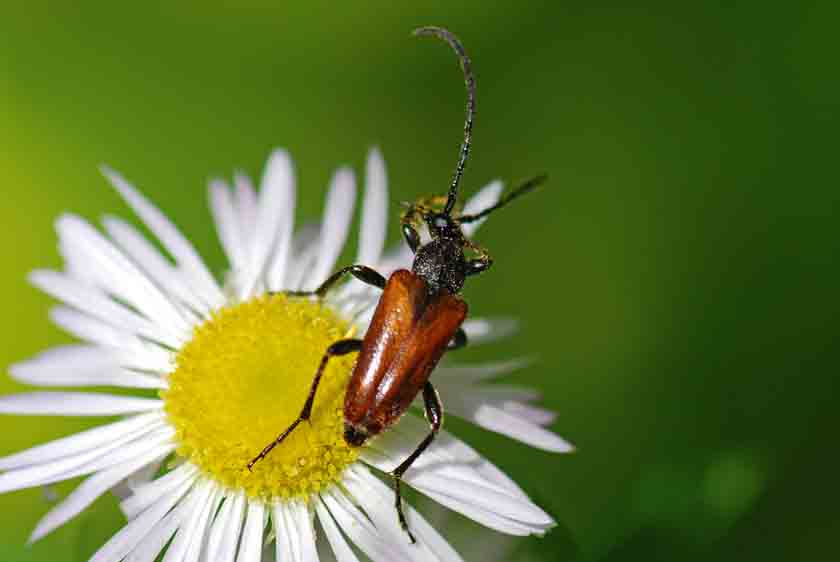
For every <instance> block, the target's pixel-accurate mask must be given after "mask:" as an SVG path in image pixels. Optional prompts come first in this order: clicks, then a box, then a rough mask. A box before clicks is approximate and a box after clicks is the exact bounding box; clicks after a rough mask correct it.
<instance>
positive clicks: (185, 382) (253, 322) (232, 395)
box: [161, 294, 357, 499]
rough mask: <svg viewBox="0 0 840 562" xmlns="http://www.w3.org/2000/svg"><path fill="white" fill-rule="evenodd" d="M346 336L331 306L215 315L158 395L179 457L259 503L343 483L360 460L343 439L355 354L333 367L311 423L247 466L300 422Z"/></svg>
mask: <svg viewBox="0 0 840 562" xmlns="http://www.w3.org/2000/svg"><path fill="white" fill-rule="evenodd" d="M348 333H349V327H348V325H347V324H346V323H345V322H343V321H342V320H341V319H340V318H339V317H338V316H337V315H336V314H335V313H334V312H333V311H332V310H330V309H329V308H328V307H325V306H323V305H321V304H318V303H315V302H310V301H307V300H304V299H290V298H288V297H286V296H285V295H282V294H279V295H274V296H263V297H258V298H256V299H253V300H250V301H247V302H244V303H241V304H237V305H233V306H229V307H226V308H223V309H221V310H219V311H218V312H216V313H215V314H214V315H213V317H212V318H211V319H209V320H208V321H206V322H205V323H204V324H202V325H200V326H199V327H198V328H196V330H195V332H194V334H193V337H192V339H191V340H190V342H189V343H187V344H186V345H185V346H184V347H183V349H182V350H181V351H180V353H179V354H178V358H177V368H176V370H175V371H174V372H173V373H172V374H171V376H170V378H169V388H168V389H167V390H166V391H164V392H162V393H161V395H162V398H163V399H164V401H165V410H166V414H167V417H168V418H169V420H170V422H171V423H172V425H173V426H174V427H175V428H176V430H177V440H178V444H179V446H178V449H177V451H178V454H179V455H181V456H183V457H185V458H188V459H190V460H191V461H192V462H194V463H195V464H196V465H198V467H199V468H201V470H202V471H204V472H205V473H206V474H207V475H208V476H210V477H211V478H213V479H215V480H216V481H218V482H220V483H221V484H223V485H225V486H228V487H230V488H234V489H243V490H244V491H245V492H246V493H247V494H248V496H250V497H252V498H259V499H272V498H289V497H296V496H301V497H305V496H308V495H310V494H312V493H314V492H318V491H320V490H322V489H323V488H325V487H326V486H327V485H329V484H331V483H333V482H336V481H338V479H339V476H340V475H341V472H342V470H343V469H344V468H345V467H346V466H347V465H348V464H349V463H351V462H353V461H354V460H355V459H356V456H357V452H356V451H355V450H354V449H352V448H350V447H349V446H348V445H347V444H346V443H345V442H344V440H343V438H342V429H343V418H342V411H343V408H342V407H343V401H344V391H345V388H346V385H347V381H348V379H349V376H350V371H351V368H352V365H353V361H354V357H353V356H348V357H336V358H334V359H332V360H331V361H330V363H329V365H328V367H327V369H326V371H325V372H324V376H323V378H322V380H321V384H320V386H319V388H318V395H317V400H316V401H315V405H314V408H313V410H312V417H311V420H310V421H311V423H308V424H307V423H303V424H301V425H300V426H298V428H297V429H296V430H295V431H294V432H293V433H292V434H291V435H290V436H289V437H288V438H287V439H286V440H285V441H284V442H283V444H282V445H281V446H279V447H277V448H275V449H274V451H273V452H272V453H271V454H270V455H269V456H268V457H266V458H265V459H264V460H263V461H262V462H260V463H259V464H258V465H256V466H255V467H254V469H253V471H252V472H249V471H248V470H247V468H246V465H247V464H248V461H249V460H251V459H252V458H253V457H254V456H255V455H256V454H257V453H259V452H260V450H262V448H263V447H264V446H265V445H266V444H268V443H269V442H271V441H272V440H273V439H274V438H275V437H277V434H278V433H280V432H281V431H283V430H284V429H285V428H286V427H288V426H289V424H291V423H292V422H293V421H295V419H297V417H298V415H299V414H300V411H301V408H302V406H303V404H304V402H305V400H306V397H307V395H308V392H309V388H310V385H311V384H312V377H313V376H314V374H315V370H316V368H317V366H318V364H319V362H320V360H321V357H322V356H323V354H324V351H325V350H326V349H327V347H328V346H329V345H330V344H331V343H333V342H335V341H336V340H338V339H341V338H343V337H347V336H348Z"/></svg>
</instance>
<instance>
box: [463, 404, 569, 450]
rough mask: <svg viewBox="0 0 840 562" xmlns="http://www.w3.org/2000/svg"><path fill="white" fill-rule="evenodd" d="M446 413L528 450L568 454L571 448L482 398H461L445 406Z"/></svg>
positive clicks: (541, 429) (565, 442)
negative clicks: (515, 442)
mask: <svg viewBox="0 0 840 562" xmlns="http://www.w3.org/2000/svg"><path fill="white" fill-rule="evenodd" d="M447 410H448V411H449V412H451V413H453V414H455V415H456V416H459V417H462V418H464V419H466V420H468V421H471V422H472V423H474V424H476V425H478V426H481V427H483V428H484V429H488V430H490V431H494V432H496V433H501V434H502V435H507V436H508V437H511V438H513V439H516V440H517V441H521V442H522V443H525V444H527V445H530V446H532V447H536V448H538V449H543V450H545V451H550V452H553V453H568V452H571V451H573V450H574V447H573V446H572V445H571V444H569V443H568V442H567V441H565V440H564V439H562V438H561V437H559V436H557V435H555V434H554V433H552V432H550V431H548V430H547V429H544V428H542V427H540V426H539V425H536V424H534V423H532V422H530V421H528V420H526V419H523V418H521V417H518V416H516V415H515V414H513V413H510V412H508V411H505V410H504V409H503V408H500V407H498V406H495V405H493V404H490V403H488V402H487V401H486V400H482V398H481V397H480V396H479V397H476V396H473V395H469V394H461V395H460V396H458V397H457V399H455V400H450V401H449V402H447Z"/></svg>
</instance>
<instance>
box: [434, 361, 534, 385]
mask: <svg viewBox="0 0 840 562" xmlns="http://www.w3.org/2000/svg"><path fill="white" fill-rule="evenodd" d="M530 362H531V360H530V359H526V358H517V359H508V360H507V361H497V362H494V363H481V364H478V365H441V366H440V367H439V368H437V369H436V370H435V384H437V385H449V386H454V385H461V386H463V385H469V384H473V383H476V382H480V381H484V380H490V379H494V378H496V377H499V376H501V375H506V374H508V373H512V372H514V371H517V370H519V369H522V368H523V367H526V366H527V365H528V364H529V363H530Z"/></svg>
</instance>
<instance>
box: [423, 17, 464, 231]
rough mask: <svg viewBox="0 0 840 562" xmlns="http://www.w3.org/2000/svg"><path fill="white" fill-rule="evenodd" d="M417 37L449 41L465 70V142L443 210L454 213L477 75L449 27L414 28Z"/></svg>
mask: <svg viewBox="0 0 840 562" xmlns="http://www.w3.org/2000/svg"><path fill="white" fill-rule="evenodd" d="M414 35H415V36H417V37H428V36H434V37H437V38H438V39H442V40H444V41H446V42H447V43H449V46H450V47H452V50H454V51H455V54H457V55H458V59H459V60H460V61H461V69H462V70H463V71H464V82H465V83H466V85H467V116H466V119H465V120H464V143H463V144H462V145H461V155H460V156H459V157H458V166H457V167H456V168H455V175H454V176H453V177H452V184H451V185H450V186H449V196H448V197H447V199H446V207H444V209H443V212H444V213H445V214H447V215H449V214H451V213H452V209H453V208H454V207H455V202H456V201H457V199H458V184H459V183H460V182H461V176H462V175H463V174H464V166H466V164H467V157H468V156H469V154H470V141H471V140H472V127H473V117H474V116H475V76H473V73H472V64H471V63H470V57H468V56H467V52H466V51H465V50H464V46H463V45H462V44H461V42H460V41H459V40H458V38H457V37H455V35H453V34H452V32H451V31H449V30H448V29H444V28H442V27H434V26H428V27H420V28H418V29H415V30H414Z"/></svg>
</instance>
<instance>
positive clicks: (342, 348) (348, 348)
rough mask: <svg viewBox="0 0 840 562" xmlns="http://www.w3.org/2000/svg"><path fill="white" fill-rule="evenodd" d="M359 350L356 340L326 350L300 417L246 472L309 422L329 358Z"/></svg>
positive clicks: (360, 343) (265, 449)
mask: <svg viewBox="0 0 840 562" xmlns="http://www.w3.org/2000/svg"><path fill="white" fill-rule="evenodd" d="M360 349H362V340H356V339H347V340H338V341H337V342H335V343H334V344H332V345H330V346H329V347H328V348H327V351H326V353H324V356H323V357H322V358H321V364H320V365H318V370H317V371H316V372H315V378H314V379H312V386H311V387H310V388H309V396H308V397H307V398H306V402H305V403H304V405H303V409H302V410H301V411H300V415H299V416H298V418H297V419H296V420H295V421H294V422H292V425H290V426H289V427H287V428H286V430H285V431H284V432H283V433H281V434H280V435H278V436H277V439H275V440H274V441H272V442H271V443H269V444H268V445H266V447H265V448H264V449H263V450H262V451H260V454H259V455H257V456H256V457H254V458H253V459H252V460H251V462H249V463H248V470H251V469H252V468H253V467H254V465H255V464H257V463H258V462H260V461H261V460H262V459H264V458H265V457H266V456H267V455H268V454H269V453H270V452H271V450H272V449H274V447H276V446H277V445H279V444H280V443H282V442H283V441H284V440H285V439H286V437H288V436H289V434H290V433H291V432H292V431H294V430H295V428H296V427H297V426H298V425H299V424H300V422H302V421H308V420H309V416H310V415H312V404H313V403H314V402H315V393H316V392H317V391H318V384H320V382H321V375H323V374H324V369H325V368H326V367H327V363H328V362H329V360H330V357H337V356H340V355H347V354H348V353H353V352H354V351H359V350H360Z"/></svg>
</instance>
